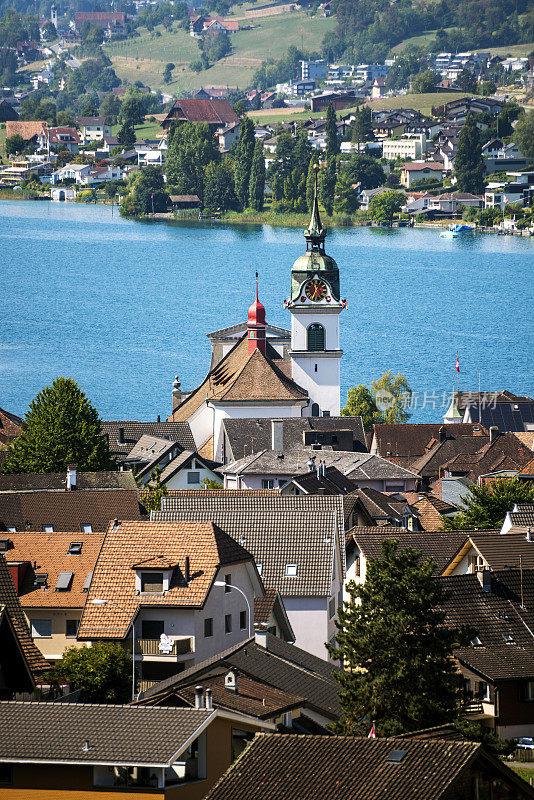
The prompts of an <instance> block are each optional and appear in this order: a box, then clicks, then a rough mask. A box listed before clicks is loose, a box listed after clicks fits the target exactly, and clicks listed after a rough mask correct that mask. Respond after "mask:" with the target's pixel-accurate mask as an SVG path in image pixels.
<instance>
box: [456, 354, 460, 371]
mask: <svg viewBox="0 0 534 800" xmlns="http://www.w3.org/2000/svg"><path fill="white" fill-rule="evenodd" d="M456 372H457V373H458V375H459V374H460V359H459V358H458V350H457V351H456Z"/></svg>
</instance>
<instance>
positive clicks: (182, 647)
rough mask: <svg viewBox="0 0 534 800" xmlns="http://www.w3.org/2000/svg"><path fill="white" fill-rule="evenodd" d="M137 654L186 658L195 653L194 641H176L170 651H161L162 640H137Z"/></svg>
mask: <svg viewBox="0 0 534 800" xmlns="http://www.w3.org/2000/svg"><path fill="white" fill-rule="evenodd" d="M135 652H136V655H143V656H184V655H187V653H192V652H193V647H192V639H191V637H190V636H188V637H186V638H184V639H176V640H175V641H174V642H173V644H172V648H171V649H170V650H160V639H136V641H135Z"/></svg>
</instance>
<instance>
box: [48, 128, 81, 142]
mask: <svg viewBox="0 0 534 800" xmlns="http://www.w3.org/2000/svg"><path fill="white" fill-rule="evenodd" d="M60 136H68V137H69V142H71V143H74V144H80V142H81V139H80V135H79V133H78V131H77V130H76V128H49V129H48V138H49V141H50V144H62V143H65V144H66V142H65V139H60V138H59V137H60Z"/></svg>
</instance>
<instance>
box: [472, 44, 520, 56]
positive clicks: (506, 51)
mask: <svg viewBox="0 0 534 800" xmlns="http://www.w3.org/2000/svg"><path fill="white" fill-rule="evenodd" d="M488 50H490V51H491V54H492V55H494V56H505V57H506V56H514V57H515V58H517V57H519V56H528V55H529V53H532V51H533V50H534V43H532V42H531V43H530V44H506V45H503V47H479V48H478V50H477V51H476V52H478V51H481V52H483V53H485V52H487V51H488Z"/></svg>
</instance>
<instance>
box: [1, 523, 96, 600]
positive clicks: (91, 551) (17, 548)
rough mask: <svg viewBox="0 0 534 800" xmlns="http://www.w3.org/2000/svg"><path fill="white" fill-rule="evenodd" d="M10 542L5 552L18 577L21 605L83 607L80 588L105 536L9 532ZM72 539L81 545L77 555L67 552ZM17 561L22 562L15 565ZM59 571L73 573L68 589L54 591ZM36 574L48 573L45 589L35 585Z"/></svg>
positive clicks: (93, 563)
mask: <svg viewBox="0 0 534 800" xmlns="http://www.w3.org/2000/svg"><path fill="white" fill-rule="evenodd" d="M6 538H8V540H9V541H11V542H12V543H13V547H10V548H9V549H8V550H7V551H6V552H5V558H6V561H7V563H8V565H9V566H10V568H11V570H12V571H15V570H17V572H18V575H19V576H20V581H21V582H20V585H19V588H18V593H19V597H20V602H21V604H22V607H23V608H83V607H84V605H85V601H86V599H87V590H86V591H84V590H83V587H84V584H85V582H86V580H87V576H88V575H89V574H90V573H91V572H92V571H93V569H94V566H95V563H96V559H97V557H98V553H99V551H100V548H101V546H102V542H103V540H104V537H103V535H102V534H99V533H80V532H79V531H78V532H73V533H51V534H48V533H37V532H33V533H10V534H7V535H6ZM72 542H77V543H80V544H81V545H82V547H81V552H80V554H79V555H75V554H69V546H70V544H71V543H72ZM17 562H22V563H21V564H20V567H16V566H15V565H16V563H17ZM61 572H72V573H73V575H72V581H71V583H70V586H69V589H68V590H67V591H55V587H56V583H57V580H58V578H59V575H60V573H61ZM36 573H41V574H43V573H45V574H47V575H48V578H47V583H46V588H45V587H42V586H36V584H35V575H36Z"/></svg>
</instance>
